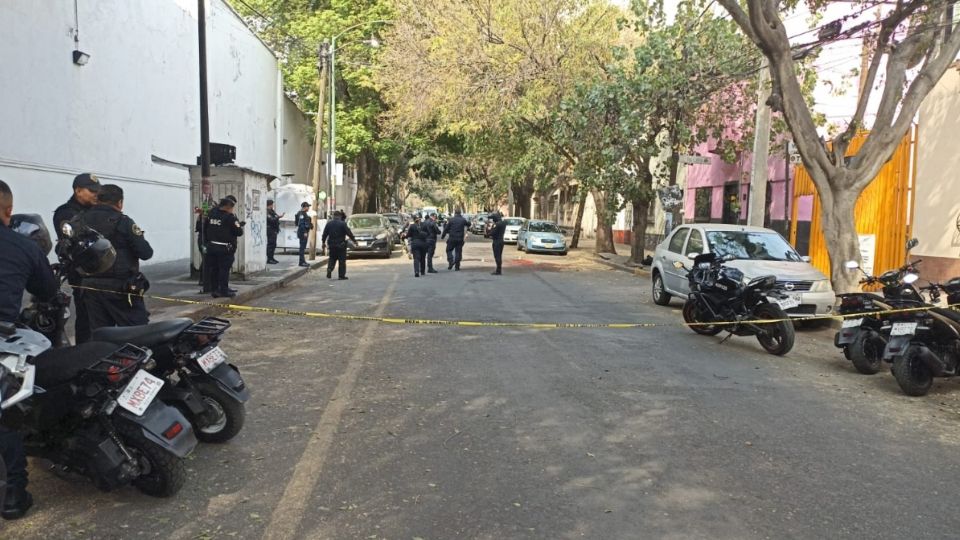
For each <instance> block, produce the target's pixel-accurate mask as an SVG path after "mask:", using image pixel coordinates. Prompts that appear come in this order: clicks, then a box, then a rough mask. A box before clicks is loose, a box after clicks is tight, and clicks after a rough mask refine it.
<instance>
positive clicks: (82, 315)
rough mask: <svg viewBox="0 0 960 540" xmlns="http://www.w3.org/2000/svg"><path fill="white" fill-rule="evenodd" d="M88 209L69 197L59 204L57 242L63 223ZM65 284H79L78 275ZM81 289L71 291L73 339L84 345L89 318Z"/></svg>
mask: <svg viewBox="0 0 960 540" xmlns="http://www.w3.org/2000/svg"><path fill="white" fill-rule="evenodd" d="M88 208H89V207H87V206H84V205H82V204H80V201H78V200H77V198H76V197H70V200H69V201H67V202H65V203H63V204H61V205H60V206H59V207H57V209H56V210H55V211H54V212H53V230H54V231H56V233H57V240H63V232H61V231H60V228H61V227H62V226H63V224H64V223H68V222H70V221H72V220H73V219H74V218H76V217H77V216H78V215H80V214H81V213H83V212H84V211H85V210H87V209H88ZM67 283H69V284H70V285H74V286H76V285H79V284H80V274H77V273H76V272H73V273H71V274H70V275H69V276H67ZM82 299H83V289H77V288H76V287H74V289H73V305H74V310H73V312H74V331H73V333H74V339H76V341H77V343H84V342H86V341H88V340H89V339H90V318H89V316H88V315H87V308H86V306H85V305H84V303H83V301H82Z"/></svg>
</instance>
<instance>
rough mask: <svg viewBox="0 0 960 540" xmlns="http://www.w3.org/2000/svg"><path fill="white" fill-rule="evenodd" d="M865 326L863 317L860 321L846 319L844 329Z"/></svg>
mask: <svg viewBox="0 0 960 540" xmlns="http://www.w3.org/2000/svg"><path fill="white" fill-rule="evenodd" d="M861 324H863V317H860V318H859V319H844V321H843V324H842V327H843V328H859V327H860V325H861Z"/></svg>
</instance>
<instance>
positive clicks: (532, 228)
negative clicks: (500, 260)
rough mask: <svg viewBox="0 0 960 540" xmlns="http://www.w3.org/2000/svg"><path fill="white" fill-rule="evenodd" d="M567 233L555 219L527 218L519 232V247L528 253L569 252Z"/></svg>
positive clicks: (563, 253) (564, 253) (562, 253)
mask: <svg viewBox="0 0 960 540" xmlns="http://www.w3.org/2000/svg"><path fill="white" fill-rule="evenodd" d="M565 234H566V233H564V232H563V229H561V228H560V227H558V226H557V224H556V223H555V222H553V221H545V220H542V219H531V220H528V221H527V220H525V221H524V223H523V225H521V226H520V230H519V232H518V233H517V249H518V250H520V251H526V252H527V253H534V252H540V253H559V254H561V255H566V254H567V239H566V238H565V237H564V235H565Z"/></svg>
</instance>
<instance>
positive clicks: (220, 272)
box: [203, 208, 243, 296]
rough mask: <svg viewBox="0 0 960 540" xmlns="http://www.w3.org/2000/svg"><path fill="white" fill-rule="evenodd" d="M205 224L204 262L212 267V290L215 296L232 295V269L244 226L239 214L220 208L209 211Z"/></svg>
mask: <svg viewBox="0 0 960 540" xmlns="http://www.w3.org/2000/svg"><path fill="white" fill-rule="evenodd" d="M203 226H204V232H203V236H204V239H205V241H206V251H207V254H206V257H205V258H204V264H206V265H207V266H208V267H209V268H210V281H211V285H210V292H211V293H212V294H213V295H214V296H230V269H231V268H232V267H233V257H234V255H233V254H234V253H236V252H237V237H239V236H243V227H241V226H240V220H238V219H237V216H235V215H233V214H231V213H230V212H226V211H224V210H221V209H220V208H214V209H212V210H210V211H209V212H208V213H207V218H206V219H205V220H204V222H203Z"/></svg>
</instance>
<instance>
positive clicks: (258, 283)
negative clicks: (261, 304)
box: [67, 253, 327, 339]
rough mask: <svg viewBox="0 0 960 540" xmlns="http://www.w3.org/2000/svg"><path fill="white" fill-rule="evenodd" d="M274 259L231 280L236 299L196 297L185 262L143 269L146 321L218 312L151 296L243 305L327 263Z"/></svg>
mask: <svg viewBox="0 0 960 540" xmlns="http://www.w3.org/2000/svg"><path fill="white" fill-rule="evenodd" d="M277 260H278V261H280V264H268V265H267V269H266V270H264V271H263V272H259V273H257V274H256V275H254V276H251V277H250V278H249V279H246V280H241V279H239V278H237V279H234V277H236V276H234V277H231V278H230V287H232V288H234V289H237V296H236V297H234V298H213V297H211V296H210V295H209V294H200V285H199V278H198V277H191V276H190V261H189V260H188V259H182V260H177V261H169V262H163V263H158V264H152V265H148V266H144V267H143V273H144V274H146V276H147V279H149V280H150V290H149V291H147V298H146V304H147V311H149V312H150V320H151V321H154V322H156V321H160V320H164V319H174V318H177V317H189V318H191V319H197V318H199V317H204V316H207V315H212V314H214V313H216V312H217V311H220V309H222V308H219V307H216V306H212V305H206V304H204V305H199V304H181V303H177V302H170V301H165V300H159V299H156V298H152V297H154V296H164V297H168V298H176V299H183V300H193V301H200V302H204V303H214V304H245V303H247V302H249V301H251V300H253V299H255V298H258V297H260V296H263V295H265V294H267V293H269V292H271V291H274V290H276V289H279V288H281V287H283V286H285V285H286V284H288V283H290V282H292V281H294V280H296V279H297V278H299V277H301V276H303V275H304V274H306V273H307V270H309V269H316V268H320V267H322V266H325V265H326V264H327V258H326V257H322V256H320V254H319V253H318V254H317V259H316V260H314V261H309V260H308V261H307V262H309V263H310V268H309V269H308V268H302V267H300V266H299V265H298V262H299V259H298V257H297V255H296V254H289V255H285V254H282V253H277ZM74 312H75V310H73V309H71V320H70V321H69V322H68V323H67V334H68V335H69V337H70V339H73V329H74V323H73V320H72V319H73V313H74Z"/></svg>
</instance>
